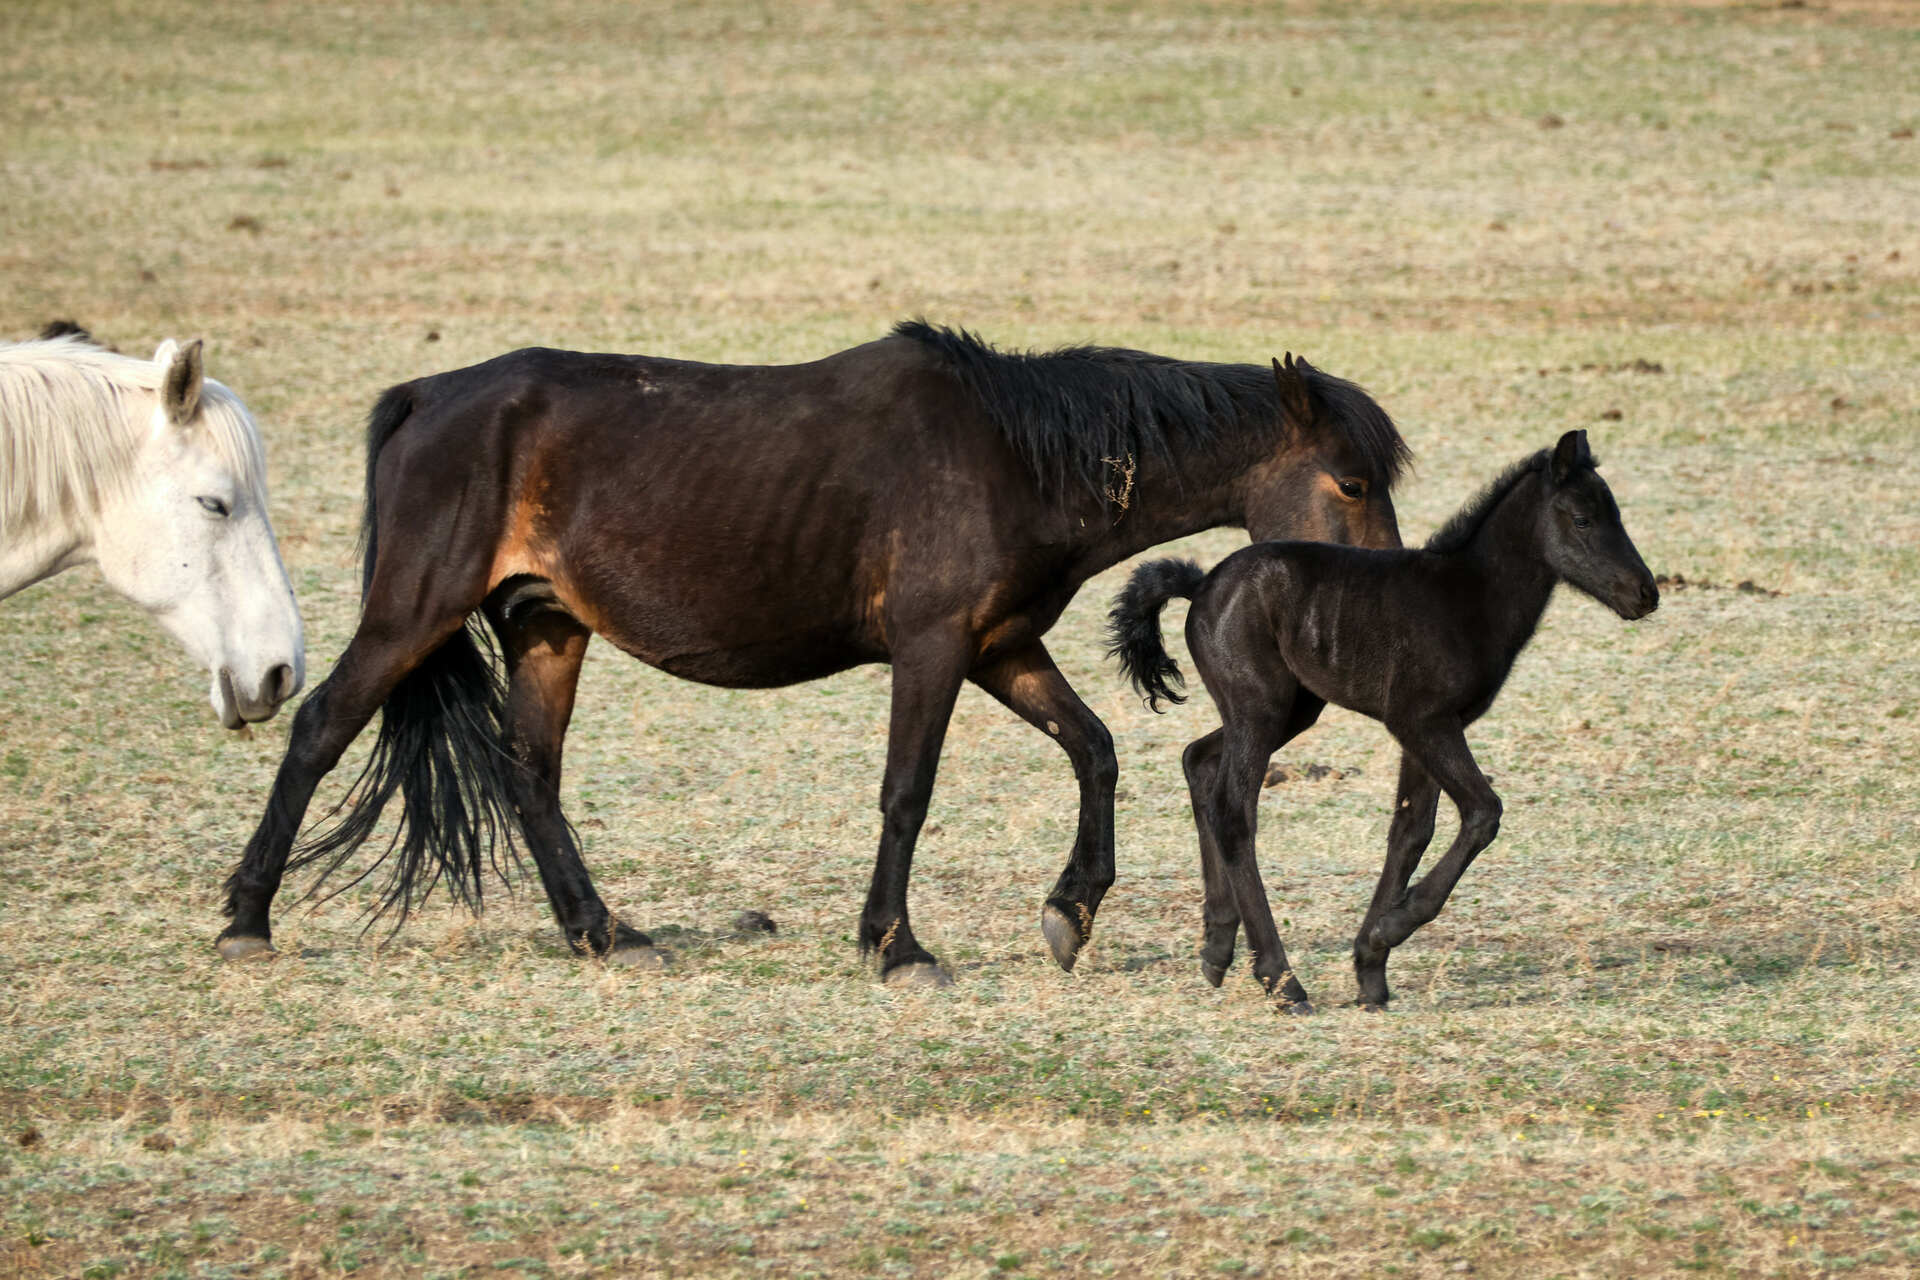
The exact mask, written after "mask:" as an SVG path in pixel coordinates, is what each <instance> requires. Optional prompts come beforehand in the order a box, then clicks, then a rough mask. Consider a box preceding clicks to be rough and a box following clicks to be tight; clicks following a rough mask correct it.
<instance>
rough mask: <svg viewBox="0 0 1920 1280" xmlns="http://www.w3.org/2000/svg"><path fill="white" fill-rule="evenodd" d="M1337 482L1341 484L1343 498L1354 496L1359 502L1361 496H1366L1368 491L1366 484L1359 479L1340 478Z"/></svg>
mask: <svg viewBox="0 0 1920 1280" xmlns="http://www.w3.org/2000/svg"><path fill="white" fill-rule="evenodd" d="M1335 483H1337V484H1338V485H1339V486H1340V496H1341V497H1343V498H1352V499H1353V500H1354V501H1356V502H1358V501H1359V500H1360V499H1361V498H1363V497H1365V496H1366V492H1367V490H1366V486H1365V485H1363V484H1361V483H1360V482H1359V481H1358V480H1340V481H1336V482H1335Z"/></svg>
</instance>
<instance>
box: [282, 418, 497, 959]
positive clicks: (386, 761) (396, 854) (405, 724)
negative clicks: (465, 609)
mask: <svg viewBox="0 0 1920 1280" xmlns="http://www.w3.org/2000/svg"><path fill="white" fill-rule="evenodd" d="M413 407H414V406H413V400H412V397H411V395H410V393H409V389H408V388H407V387H405V386H400V387H395V388H394V389H393V390H391V391H388V392H387V393H386V395H384V396H382V397H381V398H380V401H379V403H378V404H376V405H375V406H374V409H373V413H372V415H371V417H370V418H369V419H368V422H367V490H366V520H365V524H364V526H363V532H362V545H363V547H364V552H365V573H364V577H363V580H362V581H363V584H371V583H372V581H373V569H374V562H375V559H376V557H377V556H378V555H379V554H380V546H379V542H378V540H377V539H376V537H375V533H374V530H375V527H376V514H377V513H376V511H375V506H374V471H375V464H376V462H377V461H378V459H379V456H380V450H381V449H382V448H384V447H385V446H386V444H387V442H388V441H389V440H391V439H392V438H393V436H394V435H395V434H396V433H398V432H399V430H400V429H401V428H402V426H403V425H404V424H405V422H406V420H407V418H408V416H409V415H410V414H411V413H412V412H413ZM364 589H365V588H364V586H363V592H364ZM506 707H507V700H506V687H505V684H504V682H503V680H502V679H501V675H500V668H499V662H498V659H497V655H496V653H495V649H494V644H493V637H492V635H491V634H490V633H489V632H488V631H487V629H486V623H485V622H484V620H483V619H482V618H481V617H480V616H479V615H478V614H476V615H474V616H473V617H471V618H469V619H468V620H467V622H466V625H465V626H463V627H461V628H460V629H459V630H458V631H456V632H454V633H453V635H452V636H450V637H448V638H447V640H446V641H445V642H444V643H442V644H441V645H440V646H439V647H438V648H437V649H434V650H433V651H431V652H430V653H428V654H427V656H426V657H425V658H424V659H422V660H421V661H420V662H419V664H418V665H416V666H415V667H414V668H413V669H412V670H411V671H409V672H408V673H407V674H406V675H405V676H404V677H402V678H401V680H400V682H399V683H398V684H396V685H395V686H394V688H393V690H392V692H390V693H389V694H388V695H387V698H386V701H385V702H384V703H382V704H381V707H380V731H379V734H378V736H377V738H376V739H375V741H374V746H373V752H372V754H371V755H370V756H369V757H368V760H367V764H366V767H365V768H364V769H363V770H362V771H361V774H360V777H359V778H358V779H357V780H356V781H355V783H354V785H353V788H352V790H351V791H350V792H349V793H348V795H347V798H346V799H345V800H343V801H342V802H341V803H340V805H339V806H337V807H336V808H335V809H334V811H333V812H332V813H331V814H330V815H329V817H330V818H332V819H333V821H332V822H331V824H330V825H328V826H326V827H325V828H324V829H322V830H320V831H318V832H316V833H314V834H313V835H312V836H309V837H308V838H307V839H306V840H304V841H302V842H301V844H300V845H299V847H298V848H296V849H295V850H294V852H293V856H292V859H291V860H290V863H289V865H290V866H292V867H300V866H307V865H314V864H317V865H318V866H319V867H320V874H319V875H318V876H317V877H316V878H315V881H314V885H313V888H312V889H310V890H309V893H313V892H315V891H317V890H318V889H319V888H320V885H321V884H322V883H323V882H324V881H325V880H326V879H327V878H328V877H329V876H330V875H332V874H333V872H334V871H336V870H338V869H339V867H340V866H341V864H342V863H344V862H345V861H346V860H347V858H348V857H349V856H351V855H352V854H353V852H354V851H355V850H356V849H358V848H359V847H360V846H361V845H362V844H364V843H365V842H366V841H367V839H368V838H369V837H370V836H372V835H373V833H374V830H375V828H376V827H377V826H378V824H379V821H380V816H381V814H382V813H383V812H384V811H385V810H386V808H387V804H388V802H389V801H390V800H392V799H393V798H394V796H395V795H396V794H398V795H399V797H400V801H401V804H400V820H399V824H398V828H397V829H396V830H395V831H394V833H393V835H392V837H391V839H389V840H388V841H387V843H386V847H385V849H384V850H382V852H381V853H380V855H379V856H378V857H377V858H375V859H374V860H373V862H372V864H371V865H369V866H368V867H367V868H366V869H365V870H362V871H361V872H360V873H359V874H357V875H355V876H354V877H353V878H352V879H351V880H349V881H347V882H345V883H344V884H341V885H338V886H336V887H334V888H332V889H331V890H329V891H328V893H327V894H326V896H327V897H331V896H333V895H334V894H337V893H340V892H342V891H343V890H345V889H349V888H351V887H353V886H354V885H356V884H359V883H360V882H361V881H362V880H364V879H366V878H367V877H368V876H370V875H372V874H373V873H374V872H375V871H377V870H378V869H379V868H380V867H381V866H383V865H389V864H390V866H389V870H388V873H387V883H386V886H385V888H384V889H383V891H382V893H381V898H380V901H379V903H378V904H377V905H376V907H375V908H374V910H373V912H372V915H373V916H374V917H376V918H377V917H378V916H381V915H385V914H387V913H388V912H389V911H392V910H393V909H394V908H396V907H397V908H399V912H398V915H397V917H396V919H395V920H394V928H396V929H398V928H399V926H400V924H401V923H402V922H403V921H404V920H405V919H406V917H407V915H408V914H409V913H410V912H412V911H413V910H414V909H415V908H416V907H418V906H419V905H420V904H421V903H422V902H424V901H425V899H426V898H427V896H428V895H429V894H430V893H432V891H433V888H434V886H435V885H437V884H438V883H439V882H440V881H441V880H443V879H444V880H445V881H447V883H448V887H449V888H450V890H451V891H452V892H453V894H454V896H455V897H457V898H458V899H460V901H462V902H463V903H465V904H466V905H467V906H468V907H470V908H471V909H473V910H474V911H476V912H477V911H478V910H479V909H480V904H481V887H482V884H483V883H484V881H485V879H486V871H487V868H488V867H489V866H491V867H492V868H493V869H494V870H495V871H496V872H497V873H498V874H499V875H500V876H501V877H502V878H503V879H504V878H507V877H508V875H509V873H510V872H511V870H512V869H513V867H514V866H515V865H516V864H517V862H518V850H517V848H516V847H515V841H516V839H517V838H518V837H519V836H520V834H521V831H520V821H519V816H518V811H517V809H516V807H515V804H514V800H513V787H514V783H515V782H516V781H517V780H518V776H519V774H520V772H521V771H522V770H523V768H524V766H522V765H521V764H520V763H519V762H518V761H517V760H515V759H514V758H513V757H512V756H511V755H510V754H509V753H508V751H507V749H506V747H505V745H504V744H505V726H506V717H507V709H506Z"/></svg>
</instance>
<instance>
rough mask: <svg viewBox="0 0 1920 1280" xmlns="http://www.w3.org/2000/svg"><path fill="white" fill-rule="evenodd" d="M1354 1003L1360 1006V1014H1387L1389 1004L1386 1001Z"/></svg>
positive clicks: (1357, 1001)
mask: <svg viewBox="0 0 1920 1280" xmlns="http://www.w3.org/2000/svg"><path fill="white" fill-rule="evenodd" d="M1354 1003H1355V1004H1357V1005H1359V1006H1360V1012H1362V1013H1385V1012H1386V1011H1387V1002H1386V1001H1385V1000H1356V1001H1354Z"/></svg>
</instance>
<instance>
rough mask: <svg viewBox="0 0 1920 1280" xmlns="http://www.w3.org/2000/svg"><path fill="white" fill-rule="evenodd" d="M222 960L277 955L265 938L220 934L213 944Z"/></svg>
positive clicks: (267, 957) (272, 956) (250, 958)
mask: <svg viewBox="0 0 1920 1280" xmlns="http://www.w3.org/2000/svg"><path fill="white" fill-rule="evenodd" d="M213 947H214V950H216V951H218V952H219V953H220V958H221V959H222V960H271V959H273V958H274V957H275V956H277V955H279V954H280V953H279V952H278V951H275V950H274V949H273V944H272V943H271V942H268V941H267V940H266V939H265V938H258V937H254V936H252V935H249V934H244V933H237V934H232V935H228V934H224V933H223V934H221V935H220V938H219V941H217V942H215V943H214V944H213Z"/></svg>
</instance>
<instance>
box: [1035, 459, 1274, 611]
mask: <svg viewBox="0 0 1920 1280" xmlns="http://www.w3.org/2000/svg"><path fill="white" fill-rule="evenodd" d="M1193 461H1194V460H1192V459H1189V460H1188V463H1189V465H1187V466H1185V467H1182V468H1180V469H1178V470H1176V469H1175V468H1173V467H1171V466H1169V465H1168V464H1167V463H1166V462H1164V461H1161V460H1159V459H1152V460H1147V461H1142V462H1138V463H1136V464H1134V465H1133V466H1132V467H1131V469H1129V468H1126V467H1122V466H1115V467H1114V468H1113V472H1114V474H1113V476H1112V482H1111V483H1110V484H1109V485H1108V487H1107V489H1106V492H1105V493H1104V494H1103V495H1102V496H1101V498H1100V499H1098V500H1095V499H1094V498H1093V496H1092V495H1090V494H1083V495H1082V496H1081V497H1080V498H1079V499H1078V500H1077V501H1076V502H1075V503H1074V504H1073V507H1072V519H1073V520H1074V522H1075V532H1076V533H1078V534H1079V535H1080V538H1079V544H1080V545H1079V549H1080V556H1079V563H1078V566H1077V568H1078V570H1079V572H1078V573H1077V574H1076V577H1077V578H1079V580H1081V581H1084V580H1085V579H1087V578H1090V577H1092V576H1093V575H1094V574H1096V573H1099V572H1100V571H1101V570H1103V569H1106V568H1109V567H1111V566H1112V565H1115V564H1118V563H1119V562H1120V561H1122V560H1125V559H1126V558H1127V557H1129V556H1134V555H1138V554H1139V553H1140V552H1142V551H1145V550H1147V549H1148V548H1149V547H1155V546H1158V545H1160V544H1161V543H1163V542H1171V541H1172V540H1173V539H1175V538H1183V537H1185V536H1187V535H1188V534H1190V533H1199V532H1200V531H1202V530H1203V529H1217V528H1221V527H1223V526H1231V527H1236V528H1245V527H1246V523H1247V515H1246V509H1245V500H1244V497H1243V489H1242V485H1241V483H1240V481H1241V480H1242V474H1241V472H1242V469H1243V468H1229V467H1225V466H1222V467H1219V468H1217V471H1218V474H1214V472H1215V471H1216V468H1211V467H1205V466H1194V465H1192V462H1193Z"/></svg>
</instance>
